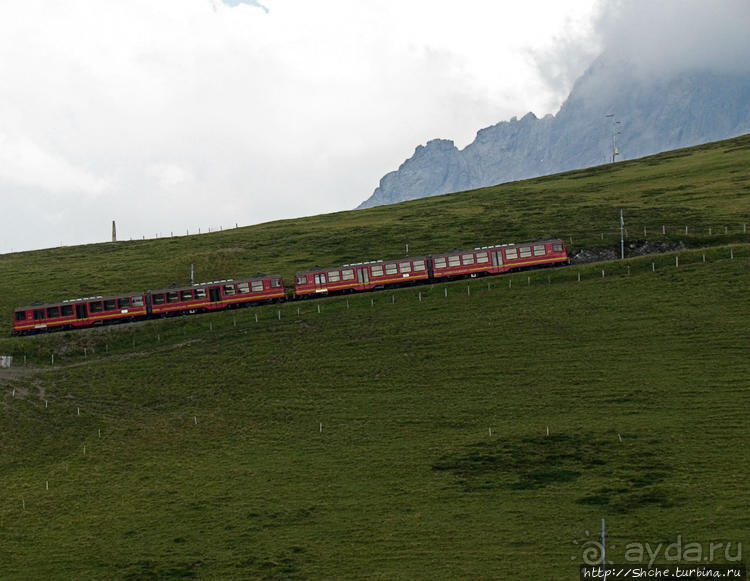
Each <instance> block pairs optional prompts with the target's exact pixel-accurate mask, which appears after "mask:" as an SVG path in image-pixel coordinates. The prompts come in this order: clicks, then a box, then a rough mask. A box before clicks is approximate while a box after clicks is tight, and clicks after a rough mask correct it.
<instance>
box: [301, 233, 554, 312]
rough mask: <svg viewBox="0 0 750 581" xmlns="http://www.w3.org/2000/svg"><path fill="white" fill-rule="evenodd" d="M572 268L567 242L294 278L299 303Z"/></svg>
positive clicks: (349, 266)
mask: <svg viewBox="0 0 750 581" xmlns="http://www.w3.org/2000/svg"><path fill="white" fill-rule="evenodd" d="M567 263H568V252H567V250H566V248H565V242H563V241H562V240H542V241H539V242H533V243H528V244H503V245H500V246H485V247H482V248H475V249H474V250H454V251H453V252H445V253H442V254H432V255H430V256H426V257H421V256H420V257H408V258H401V259H399V260H387V261H382V260H378V261H376V262H362V263H359V264H345V265H344V266H340V267H337V268H321V269H313V270H307V271H304V272H298V273H297V274H296V275H295V277H294V298H301V297H309V296H316V295H321V294H336V293H342V292H355V291H366V290H371V289H374V288H386V287H391V286H402V285H404V284H412V283H417V282H420V281H437V280H447V279H451V278H461V277H466V276H483V275H488V274H501V273H503V272H508V271H511V270H518V269H521V268H536V267H540V266H547V265H552V264H567Z"/></svg>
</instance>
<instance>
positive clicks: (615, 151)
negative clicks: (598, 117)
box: [605, 113, 622, 163]
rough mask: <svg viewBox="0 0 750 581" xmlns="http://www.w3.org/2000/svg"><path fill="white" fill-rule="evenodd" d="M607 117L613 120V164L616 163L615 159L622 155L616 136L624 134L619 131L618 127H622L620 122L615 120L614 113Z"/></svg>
mask: <svg viewBox="0 0 750 581" xmlns="http://www.w3.org/2000/svg"><path fill="white" fill-rule="evenodd" d="M605 117H608V118H611V119H612V163H615V158H616V157H617V156H618V155H620V152H619V151H618V149H617V139H616V136H617V135H619V134H620V133H622V132H621V131H617V126H618V125H620V122H619V121H616V120H615V114H614V113H610V114H609V115H605Z"/></svg>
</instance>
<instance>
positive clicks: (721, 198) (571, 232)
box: [0, 135, 750, 328]
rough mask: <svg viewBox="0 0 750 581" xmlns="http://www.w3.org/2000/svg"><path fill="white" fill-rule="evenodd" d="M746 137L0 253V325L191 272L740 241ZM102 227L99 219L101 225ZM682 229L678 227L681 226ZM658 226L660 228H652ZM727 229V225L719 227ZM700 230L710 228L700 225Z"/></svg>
mask: <svg viewBox="0 0 750 581" xmlns="http://www.w3.org/2000/svg"><path fill="white" fill-rule="evenodd" d="M749 194H750V135H747V136H743V137H739V138H736V139H732V140H728V141H722V142H717V143H711V144H707V145H704V146H701V147H694V148H690V149H684V150H678V151H673V152H668V153H664V154H660V155H655V156H652V157H648V158H644V159H641V160H633V161H627V162H621V163H617V164H609V165H604V166H599V167H594V168H589V169H585V170H580V171H573V172H567V173H564V174H559V175H554V176H548V177H543V178H538V179H534V180H526V181H522V182H514V183H508V184H502V185H499V186H495V187H492V188H484V189H481V190H475V191H472V192H464V193H460V194H451V195H446V196H438V197H434V198H424V199H421V200H415V201H411V202H405V203H402V204H397V205H392V206H380V207H376V208H370V209H367V210H360V211H352V212H339V213H334V214H327V215H322V216H314V217H310V218H302V219H298V220H284V221H280V222H271V223H268V224H260V225H257V226H251V227H246V228H238V229H234V230H226V231H223V232H216V233H212V234H203V235H200V236H182V237H176V238H164V239H156V240H143V241H133V242H118V243H116V244H112V243H103V244H96V245H88V246H76V247H63V248H56V249H51V250H46V251H40V252H23V253H16V254H6V255H2V256H0V289H1V290H2V292H1V293H0V326H1V327H2V328H10V326H11V317H12V309H13V308H14V307H16V306H20V305H27V304H30V303H32V302H34V301H41V302H49V301H57V300H61V299H65V298H74V297H80V296H92V295H95V294H107V293H120V292H130V291H138V290H145V289H155V288H164V287H165V286H169V285H170V284H172V283H180V284H183V283H185V282H189V273H190V264H194V265H195V273H196V274H195V276H196V280H201V281H205V280H216V279H222V278H229V277H231V278H241V277H247V276H251V275H253V274H256V273H259V272H262V273H267V274H270V273H273V274H281V275H283V276H284V278H285V280H286V281H287V283H290V282H292V276H293V275H294V273H295V272H296V271H297V270H300V269H306V268H309V267H311V266H313V265H316V264H318V265H321V266H335V265H339V264H344V263H351V262H361V261H363V260H374V259H388V258H398V257H401V256H403V255H404V253H405V245H406V244H407V243H408V244H409V252H410V253H411V254H412V255H420V254H427V253H430V252H440V251H443V250H451V249H453V248H473V247H475V246H478V245H482V246H484V245H488V244H496V243H497V244H499V243H505V242H524V241H528V240H536V239H540V238H550V237H563V238H565V239H566V240H567V241H568V243H569V244H570V242H571V241H572V244H570V247H571V250H572V251H575V250H576V249H579V248H591V247H596V246H606V245H614V244H619V240H620V232H619V226H620V224H619V212H620V209H621V208H622V209H623V210H624V215H625V220H626V225H627V227H628V236H627V237H628V240H641V239H643V238H644V236H643V232H644V228H645V229H646V236H645V238H648V239H649V240H657V239H663V238H666V239H670V240H682V241H685V242H686V243H687V244H691V245H702V244H715V243H728V242H733V241H734V242H738V241H744V242H747V241H750V237H749V236H748V234H747V226H750V195H749ZM105 226H106V227H107V229H106V230H105V231H106V232H108V231H109V230H108V228H109V225H105ZM685 226H688V233H687V235H686V234H685ZM663 228H664V231H665V232H666V234H665V235H662V231H663ZM725 228H726V234H725ZM709 229H710V233H709Z"/></svg>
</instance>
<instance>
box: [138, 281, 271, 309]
mask: <svg viewBox="0 0 750 581" xmlns="http://www.w3.org/2000/svg"><path fill="white" fill-rule="evenodd" d="M285 297H286V294H285V291H284V281H283V280H282V278H281V277H280V276H278V275H270V276H262V277H256V278H247V279H242V280H220V281H214V282H205V283H200V284H194V285H192V286H184V287H177V288H170V289H164V290H157V291H150V292H149V293H148V295H147V299H148V301H149V315H152V316H156V317H161V316H168V315H179V314H183V313H195V312H205V311H218V310H221V309H226V308H231V307H238V306H243V305H247V304H250V303H258V302H265V301H273V300H283V299H284V298H285Z"/></svg>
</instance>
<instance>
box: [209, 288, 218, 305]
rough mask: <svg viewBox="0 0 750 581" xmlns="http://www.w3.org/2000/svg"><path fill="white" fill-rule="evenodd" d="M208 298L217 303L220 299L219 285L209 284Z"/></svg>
mask: <svg viewBox="0 0 750 581" xmlns="http://www.w3.org/2000/svg"><path fill="white" fill-rule="evenodd" d="M208 300H209V301H211V302H212V303H218V302H219V301H221V287H220V286H211V287H208Z"/></svg>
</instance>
